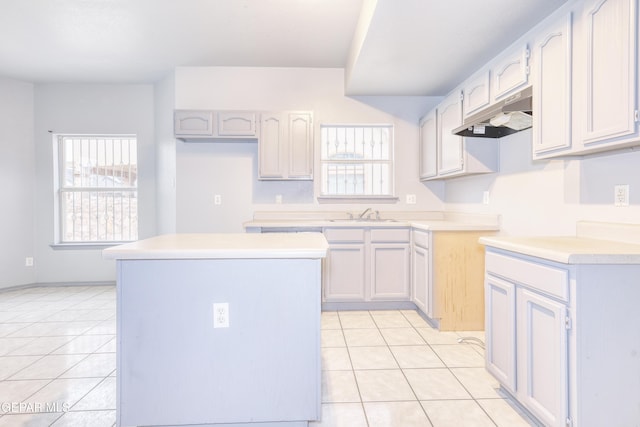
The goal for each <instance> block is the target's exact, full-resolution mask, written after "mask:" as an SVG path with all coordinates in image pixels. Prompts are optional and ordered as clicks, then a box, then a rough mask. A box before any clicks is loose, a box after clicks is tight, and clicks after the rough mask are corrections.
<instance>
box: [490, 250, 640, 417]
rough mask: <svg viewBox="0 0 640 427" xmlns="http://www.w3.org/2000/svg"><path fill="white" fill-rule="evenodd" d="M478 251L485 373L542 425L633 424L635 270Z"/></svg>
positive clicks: (636, 391)
mask: <svg viewBox="0 0 640 427" xmlns="http://www.w3.org/2000/svg"><path fill="white" fill-rule="evenodd" d="M486 251H487V253H486V258H485V304H486V307H485V325H486V332H485V339H486V350H485V361H486V368H487V370H488V371H489V372H490V373H491V374H492V375H493V376H494V377H495V378H496V379H497V380H498V382H499V383H500V384H501V385H502V387H503V388H504V389H505V390H506V391H507V392H509V393H510V394H511V395H513V396H514V397H515V398H516V399H517V400H518V401H519V402H520V403H521V404H522V405H523V406H524V407H525V408H527V410H529V411H530V412H531V413H532V414H533V415H534V416H535V417H536V418H538V420H539V421H541V423H542V424H543V425H545V426H549V427H566V426H568V425H573V426H580V427H600V426H604V425H611V426H631V425H636V424H637V422H638V420H640V405H638V403H639V402H640V400H639V399H640V397H639V396H640V381H638V378H640V363H638V354H640V331H638V328H629V327H626V326H628V325H637V324H639V323H640V313H639V312H638V310H637V301H638V300H640V287H638V286H637V282H638V280H637V278H638V277H639V276H640V265H638V264H564V263H558V262H555V261H549V260H545V259H542V258H538V257H531V256H528V255H524V254H520V253H517V252H512V251H507V250H502V249H498V248H494V247H491V246H487V249H486Z"/></svg>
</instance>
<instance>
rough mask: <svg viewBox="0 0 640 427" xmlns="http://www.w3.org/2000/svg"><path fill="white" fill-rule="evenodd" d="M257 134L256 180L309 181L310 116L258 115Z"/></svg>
mask: <svg viewBox="0 0 640 427" xmlns="http://www.w3.org/2000/svg"><path fill="white" fill-rule="evenodd" d="M260 134H261V135H260V142H259V144H258V158H259V167H258V170H259V178H260V179H262V180H312V179H313V113H311V112H308V111H304V112H291V111H288V112H271V113H262V115H261V119H260Z"/></svg>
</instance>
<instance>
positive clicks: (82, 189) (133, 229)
mask: <svg viewBox="0 0 640 427" xmlns="http://www.w3.org/2000/svg"><path fill="white" fill-rule="evenodd" d="M56 148H57V150H56V151H57V164H56V166H57V168H56V169H57V170H56V173H57V174H56V178H57V179H56V184H57V185H56V192H57V205H58V206H57V216H58V224H59V226H58V230H57V236H56V242H57V243H60V244H65V243H76V244H77V243H84V244H92V243H114V242H125V241H132V240H137V239H138V160H137V158H138V156H137V141H136V137H135V136H134V135H58V136H57V138H56Z"/></svg>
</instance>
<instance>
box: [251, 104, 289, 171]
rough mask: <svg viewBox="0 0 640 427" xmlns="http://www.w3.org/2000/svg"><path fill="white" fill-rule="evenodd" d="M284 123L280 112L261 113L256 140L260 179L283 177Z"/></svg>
mask: <svg viewBox="0 0 640 427" xmlns="http://www.w3.org/2000/svg"><path fill="white" fill-rule="evenodd" d="M284 131H285V124H284V123H283V121H282V115H281V114H280V113H269V112H265V113H262V115H261V118H260V141H259V142H258V158H259V163H260V164H259V166H258V174H259V177H260V178H261V179H279V178H284V158H283V157H284V152H285V149H286V147H285V144H286V142H285V134H284Z"/></svg>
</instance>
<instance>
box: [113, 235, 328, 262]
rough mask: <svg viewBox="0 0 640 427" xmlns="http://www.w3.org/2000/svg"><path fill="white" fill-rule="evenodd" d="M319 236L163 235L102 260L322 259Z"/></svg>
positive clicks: (324, 243) (324, 251) (322, 240)
mask: <svg viewBox="0 0 640 427" xmlns="http://www.w3.org/2000/svg"><path fill="white" fill-rule="evenodd" d="M328 247H329V245H328V243H327V240H326V239H325V238H324V236H323V235H322V234H321V233H269V234H252V233H248V234H245V233H191V234H188V233H185V234H165V235H161V236H156V237H151V238H149V239H144V240H139V241H136V242H131V243H126V244H122V245H118V246H113V247H111V248H108V249H105V250H104V251H103V252H102V256H103V258H105V259H118V260H126V259H129V260H133V259H270V258H324V257H325V256H326V254H327V248H328Z"/></svg>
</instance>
